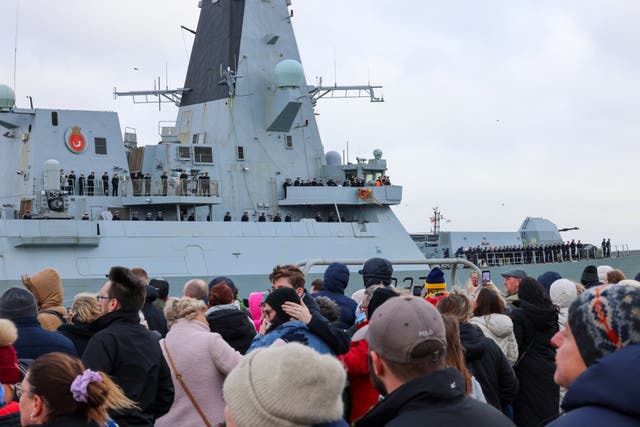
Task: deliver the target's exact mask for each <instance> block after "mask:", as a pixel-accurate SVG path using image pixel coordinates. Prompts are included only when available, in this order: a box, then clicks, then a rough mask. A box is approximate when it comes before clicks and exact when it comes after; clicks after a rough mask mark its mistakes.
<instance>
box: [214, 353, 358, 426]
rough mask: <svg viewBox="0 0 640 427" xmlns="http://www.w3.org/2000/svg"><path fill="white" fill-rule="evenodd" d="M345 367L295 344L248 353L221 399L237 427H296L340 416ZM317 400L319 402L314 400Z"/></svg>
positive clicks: (325, 356) (225, 383) (228, 381)
mask: <svg viewBox="0 0 640 427" xmlns="http://www.w3.org/2000/svg"><path fill="white" fill-rule="evenodd" d="M345 378H346V374H345V371H344V368H343V367H342V365H341V364H340V362H338V360H337V359H336V358H335V357H332V356H328V355H321V354H319V353H318V352H316V351H315V350H313V349H311V348H309V347H307V346H304V345H302V344H299V343H289V344H285V345H281V346H275V347H266V348H261V349H258V350H255V351H253V352H251V353H249V354H248V355H247V356H245V357H244V359H242V361H241V362H240V364H239V365H238V366H236V367H235V368H234V369H233V371H231V373H230V374H229V375H228V376H227V379H226V381H225V382H224V387H223V393H224V400H225V401H226V402H227V405H228V406H229V410H230V411H231V416H232V417H233V419H234V420H235V422H236V423H237V424H238V426H240V427H249V426H261V427H297V426H309V425H314V424H321V423H328V422H332V421H336V420H339V419H340V418H341V417H342V412H343V405H342V389H343V388H344V385H345ZM318 396H320V398H319V399H318V398H316V397H318Z"/></svg>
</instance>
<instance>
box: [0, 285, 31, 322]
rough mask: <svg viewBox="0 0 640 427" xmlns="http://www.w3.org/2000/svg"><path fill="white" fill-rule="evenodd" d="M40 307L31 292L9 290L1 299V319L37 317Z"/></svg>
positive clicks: (21, 289) (20, 289) (15, 289)
mask: <svg viewBox="0 0 640 427" xmlns="http://www.w3.org/2000/svg"><path fill="white" fill-rule="evenodd" d="M37 316H38V305H37V304H36V299H35V297H34V296H33V294H32V293H31V292H29V291H28V290H26V289H24V288H9V289H7V291H6V292H5V293H4V294H2V298H0V318H2V319H9V320H13V319H19V318H21V317H37Z"/></svg>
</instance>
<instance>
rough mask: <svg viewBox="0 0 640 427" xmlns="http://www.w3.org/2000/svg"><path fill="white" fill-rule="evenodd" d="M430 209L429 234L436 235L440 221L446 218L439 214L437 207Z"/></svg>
mask: <svg viewBox="0 0 640 427" xmlns="http://www.w3.org/2000/svg"><path fill="white" fill-rule="evenodd" d="M432 209H433V216H432V217H430V219H431V224H432V225H433V226H432V228H431V234H435V235H438V234H440V221H441V220H443V219H446V218H445V217H444V215H442V213H441V212H440V210H439V209H438V207H437V206H436V207H435V208H432Z"/></svg>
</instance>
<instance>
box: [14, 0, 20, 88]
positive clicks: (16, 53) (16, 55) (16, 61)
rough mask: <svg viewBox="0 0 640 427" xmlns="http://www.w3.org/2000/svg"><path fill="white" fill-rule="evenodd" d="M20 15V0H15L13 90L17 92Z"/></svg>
mask: <svg viewBox="0 0 640 427" xmlns="http://www.w3.org/2000/svg"><path fill="white" fill-rule="evenodd" d="M19 16H20V0H16V32H15V41H14V46H13V92H14V93H16V92H18V91H17V89H16V76H17V74H18V73H17V69H18V20H19Z"/></svg>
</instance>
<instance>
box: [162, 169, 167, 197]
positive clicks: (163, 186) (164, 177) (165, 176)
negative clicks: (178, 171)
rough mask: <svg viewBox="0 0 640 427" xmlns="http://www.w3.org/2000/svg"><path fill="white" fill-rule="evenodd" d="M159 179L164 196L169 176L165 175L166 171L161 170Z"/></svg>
mask: <svg viewBox="0 0 640 427" xmlns="http://www.w3.org/2000/svg"><path fill="white" fill-rule="evenodd" d="M160 181H161V182H162V195H163V196H166V195H167V187H168V181H169V177H168V176H167V171H163V172H162V175H160Z"/></svg>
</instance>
